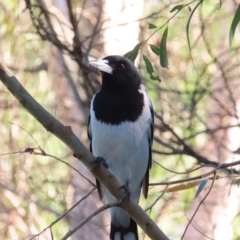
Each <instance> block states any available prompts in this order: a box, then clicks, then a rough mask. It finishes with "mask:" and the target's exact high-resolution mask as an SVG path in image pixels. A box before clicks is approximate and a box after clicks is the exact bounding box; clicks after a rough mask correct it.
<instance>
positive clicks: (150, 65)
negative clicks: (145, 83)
mask: <svg viewBox="0 0 240 240" xmlns="http://www.w3.org/2000/svg"><path fill="white" fill-rule="evenodd" d="M143 60H144V62H145V65H146V67H147V72H148V73H149V74H152V73H153V72H154V70H153V66H152V63H151V62H150V60H149V59H148V58H147V57H146V56H145V55H144V54H143Z"/></svg>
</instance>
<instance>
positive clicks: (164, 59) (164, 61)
mask: <svg viewBox="0 0 240 240" xmlns="http://www.w3.org/2000/svg"><path fill="white" fill-rule="evenodd" d="M167 35H168V27H166V29H165V30H164V33H163V36H162V39H161V43H160V64H161V66H162V67H163V68H168V56H167Z"/></svg>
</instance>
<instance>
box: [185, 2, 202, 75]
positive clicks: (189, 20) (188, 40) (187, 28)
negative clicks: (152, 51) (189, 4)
mask: <svg viewBox="0 0 240 240" xmlns="http://www.w3.org/2000/svg"><path fill="white" fill-rule="evenodd" d="M202 1H203V0H201V1H200V2H199V3H197V5H196V6H195V7H194V9H193V10H192V12H191V14H190V16H189V19H188V22H187V26H186V33H187V42H188V49H189V52H190V56H191V59H192V63H193V66H194V68H195V69H196V71H197V68H196V66H195V64H194V62H193V58H192V51H191V44H190V38H189V26H190V22H191V19H192V16H193V14H194V12H195V11H196V9H197V8H198V6H199V5H200V4H201V3H202ZM197 74H198V75H199V73H198V71H197ZM199 76H200V75H199Z"/></svg>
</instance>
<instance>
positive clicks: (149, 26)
mask: <svg viewBox="0 0 240 240" xmlns="http://www.w3.org/2000/svg"><path fill="white" fill-rule="evenodd" d="M153 28H157V26H156V25H154V24H152V23H149V24H148V29H153Z"/></svg>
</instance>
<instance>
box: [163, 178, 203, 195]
mask: <svg viewBox="0 0 240 240" xmlns="http://www.w3.org/2000/svg"><path fill="white" fill-rule="evenodd" d="M201 182H202V180H196V181H191V182H186V183H182V184H178V185H177V186H174V187H169V188H168V189H167V191H166V192H177V191H182V190H186V189H189V188H193V187H195V186H197V185H199V184H200V183H201Z"/></svg>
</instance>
